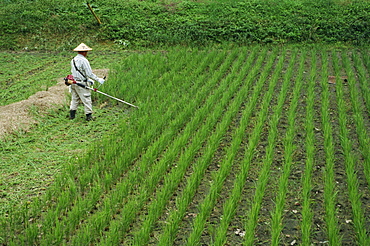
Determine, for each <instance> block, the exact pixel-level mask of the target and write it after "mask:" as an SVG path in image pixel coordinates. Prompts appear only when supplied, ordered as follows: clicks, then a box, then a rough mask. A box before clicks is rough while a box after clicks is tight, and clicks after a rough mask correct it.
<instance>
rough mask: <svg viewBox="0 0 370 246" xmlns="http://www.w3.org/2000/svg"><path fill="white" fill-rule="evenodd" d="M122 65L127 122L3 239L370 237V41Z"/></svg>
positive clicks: (66, 170)
mask: <svg viewBox="0 0 370 246" xmlns="http://www.w3.org/2000/svg"><path fill="white" fill-rule="evenodd" d="M115 60H116V62H115V63H112V64H111V66H112V68H111V73H110V74H109V76H110V80H109V83H107V84H106V85H105V86H106V87H105V88H104V89H105V92H107V93H108V94H112V95H114V96H117V97H119V98H122V99H123V100H125V101H128V102H130V103H133V104H135V105H137V106H138V107H139V109H135V108H131V107H129V106H127V110H126V112H127V114H128V115H129V120H126V121H124V122H115V124H119V131H118V133H117V134H115V135H114V136H111V135H108V136H106V137H105V138H104V139H103V140H102V141H101V142H98V143H96V144H94V145H92V146H91V148H90V150H89V153H88V154H87V155H86V156H85V157H84V158H82V159H81V158H80V159H79V160H76V159H71V161H70V162H68V163H65V165H64V166H63V170H62V171H61V173H60V174H59V175H58V176H57V177H56V178H55V181H54V183H53V185H52V186H51V187H49V188H48V190H47V191H46V193H45V194H44V195H43V196H41V197H39V198H37V199H34V200H32V201H30V202H29V203H27V204H25V205H24V206H20V208H17V209H16V210H14V211H11V212H10V213H9V214H8V216H7V217H6V218H3V219H2V220H1V222H2V226H1V229H0V243H2V244H3V245H189V246H190V245H191V246H193V245H370V237H369V230H370V202H369V200H370V190H369V184H370V149H369V147H368V146H369V141H370V138H369V134H370V87H369V77H370V58H369V49H368V48H362V49H359V48H358V49H355V48H335V47H329V46H328V47H322V46H312V47H302V46H297V47H294V46H292V47H288V46H286V47H285V46H282V47H277V46H276V47H265V46H263V47H262V46H252V47H226V48H219V49H217V48H192V49H190V48H184V47H175V48H171V49H168V50H163V51H155V52H137V53H130V54H129V55H127V56H126V57H123V58H122V59H121V60H119V59H118V60H119V61H117V58H115Z"/></svg>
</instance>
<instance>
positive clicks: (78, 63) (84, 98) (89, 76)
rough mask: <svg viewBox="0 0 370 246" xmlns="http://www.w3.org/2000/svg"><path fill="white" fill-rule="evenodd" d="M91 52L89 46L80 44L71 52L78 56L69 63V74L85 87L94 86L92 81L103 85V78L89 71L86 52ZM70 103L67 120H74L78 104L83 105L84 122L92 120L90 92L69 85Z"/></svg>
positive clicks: (74, 85)
mask: <svg viewBox="0 0 370 246" xmlns="http://www.w3.org/2000/svg"><path fill="white" fill-rule="evenodd" d="M90 50H92V49H91V48H90V47H89V46H87V45H86V44H84V43H81V44H80V45H79V46H77V47H76V48H75V49H74V50H73V51H77V52H78V54H77V55H76V56H75V57H74V58H73V59H72V61H71V67H72V69H71V73H72V75H73V77H74V79H75V80H76V81H77V82H78V83H83V84H85V85H87V86H91V85H92V84H94V80H95V81H97V82H99V83H100V84H103V83H104V79H103V78H98V77H97V76H96V75H95V74H94V73H93V72H92V70H91V67H90V62H89V61H88V60H87V59H86V56H87V52H88V51H90ZM71 93H72V101H71V105H70V108H69V109H70V111H69V118H70V119H74V118H75V116H76V110H77V107H78V104H79V102H80V101H81V102H82V103H83V104H84V110H85V115H86V120H87V121H90V120H92V113H93V111H92V101H91V91H90V90H89V89H86V88H82V87H81V86H78V85H76V84H72V85H71Z"/></svg>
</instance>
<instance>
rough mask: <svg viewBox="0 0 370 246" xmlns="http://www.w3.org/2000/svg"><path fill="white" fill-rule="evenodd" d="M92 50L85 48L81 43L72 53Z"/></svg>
mask: <svg viewBox="0 0 370 246" xmlns="http://www.w3.org/2000/svg"><path fill="white" fill-rule="evenodd" d="M90 50H92V49H91V48H90V47H89V46H87V45H86V44H84V43H81V44H80V45H79V46H77V47H76V48H75V49H74V50H73V51H90Z"/></svg>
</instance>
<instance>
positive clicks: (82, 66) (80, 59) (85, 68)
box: [71, 54, 98, 81]
mask: <svg viewBox="0 0 370 246" xmlns="http://www.w3.org/2000/svg"><path fill="white" fill-rule="evenodd" d="M73 60H74V61H75V64H76V67H77V68H78V70H80V72H81V73H82V74H83V75H85V77H86V78H84V77H83V76H82V75H81V74H80V73H79V72H78V71H77V70H76V68H75V66H74V64H73ZM71 73H72V75H73V77H74V79H75V80H77V81H86V80H87V79H88V78H90V79H92V80H95V81H98V76H96V75H95V74H94V73H93V72H92V69H91V67H90V62H89V61H88V60H87V59H86V57H84V56H83V55H81V54H77V55H76V56H75V57H74V58H73V59H72V60H71Z"/></svg>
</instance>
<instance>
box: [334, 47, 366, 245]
mask: <svg viewBox="0 0 370 246" xmlns="http://www.w3.org/2000/svg"><path fill="white" fill-rule="evenodd" d="M344 56H345V54H343V55H342V59H343V60H344V61H345V60H346V59H345V58H344ZM333 57H337V54H336V53H334V52H333ZM333 66H334V71H335V74H336V76H337V78H339V77H340V76H339V75H340V69H339V63H338V59H333ZM336 88H337V104H338V113H339V127H340V135H341V138H340V140H341V141H340V142H341V146H342V149H343V154H344V158H345V163H344V165H345V169H346V175H347V184H348V193H349V200H350V202H351V206H352V216H353V223H354V227H355V231H356V236H357V241H358V244H359V245H368V244H370V240H369V236H368V235H367V229H366V226H365V216H364V211H363V209H362V204H361V194H360V192H359V184H358V177H357V174H356V171H355V167H356V163H357V161H358V160H357V158H356V157H355V155H354V153H353V152H352V141H351V139H350V138H349V134H348V129H347V118H348V117H349V115H347V113H346V112H347V107H346V104H345V101H344V98H345V96H344V89H343V83H342V81H341V80H340V79H337V80H336Z"/></svg>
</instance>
